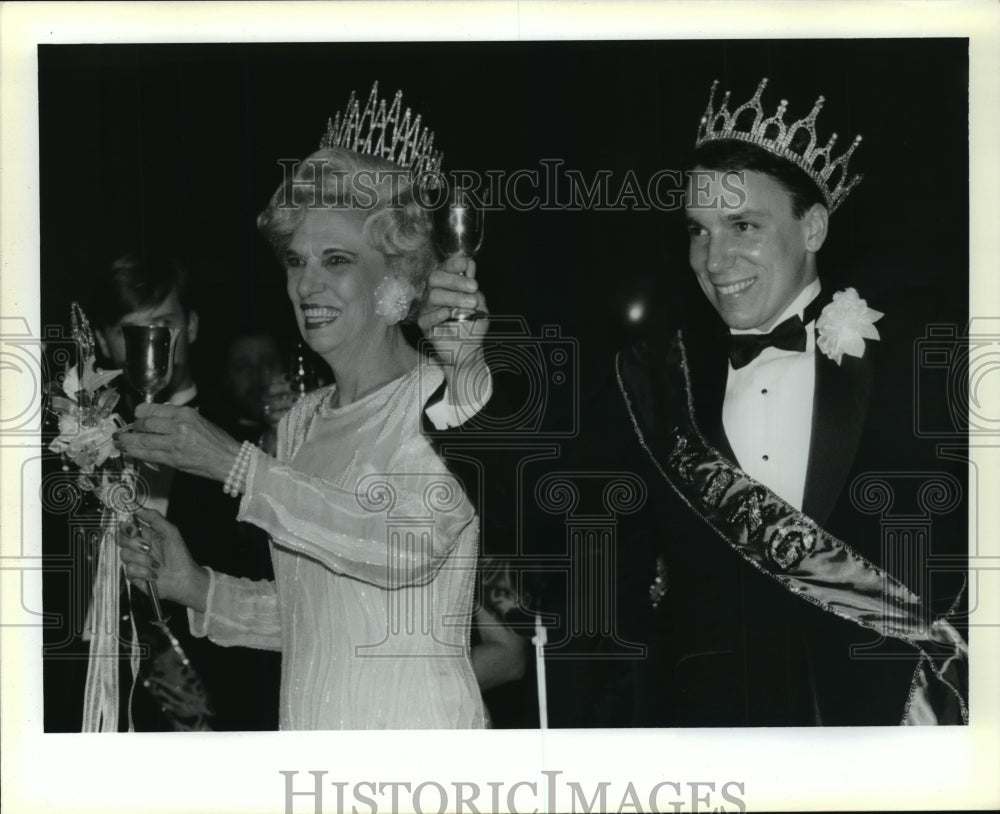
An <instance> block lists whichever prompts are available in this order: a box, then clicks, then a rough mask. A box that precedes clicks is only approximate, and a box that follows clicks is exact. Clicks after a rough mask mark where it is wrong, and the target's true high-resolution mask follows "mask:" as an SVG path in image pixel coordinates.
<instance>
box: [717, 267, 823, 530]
mask: <svg viewBox="0 0 1000 814" xmlns="http://www.w3.org/2000/svg"><path fill="white" fill-rule="evenodd" d="M819 292H820V282H819V280H814V281H813V282H811V283H810V284H809V285H807V286H806V287H805V288H804V289H803V290H802V291H801V293H800V294H799V296H798V297H796V298H795V300H794V302H792V304H791V305H790V306H788V308H786V309H785V311H784V312H783V313H782V314H781V316H780V317H779V318H778V320H777V321H776V322H775V325H778V324H780V323H781V322H782V321H784V320H786V319H788V318H789V317H791V316H794V315H795V314H798V315H799V316H800V317H801V316H802V312H803V310H804V309H805V308H806V306H807V305H809V303H810V302H812V301H813V300H814V299H815V298H816V297H817V296H819ZM731 333H732V334H734V335H735V334H748V333H767V332H766V331H759V330H750V331H739V330H732V331H731ZM815 353H816V324H815V322H810V323H809V324H808V325H807V326H806V350H805V353H798V352H796V351H786V350H780V349H779V348H774V347H770V348H765V349H764V350H763V351H762V352H761V354H760V356H758V357H757V358H756V359H754V360H753V361H752V362H750V364H748V365H746V366H745V367H742V368H740V369H739V370H733V366H732V364H730V366H729V376H728V378H727V380H726V397H725V401H724V402H723V405H722V426H723V428H724V429H725V431H726V437H727V438H728V439H729V443H730V445H731V446H732V448H733V452H734V453H735V454H736V462H737V463H738V464H739V466H740V468H741V469H742V470H743V471H744V472H746V473H747V474H748V475H749V476H750V477H752V478H754V479H755V480H758V481H760V482H761V483H763V484H764V485H765V486H767V487H768V488H769V489H771V490H772V491H773V492H775V493H776V494H777V495H779V496H780V497H782V498H783V499H784V500H786V501H787V502H788V503H790V504H791V505H792V506H794V507H795V508H796V509H800V510H801V509H802V496H803V493H804V492H805V483H806V467H807V465H808V463H809V443H810V440H811V436H812V415H813V395H814V392H815V389H816V366H815Z"/></svg>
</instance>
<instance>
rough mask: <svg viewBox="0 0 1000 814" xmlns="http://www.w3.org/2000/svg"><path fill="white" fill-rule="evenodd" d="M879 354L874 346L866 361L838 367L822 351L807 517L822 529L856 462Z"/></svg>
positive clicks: (805, 506)
mask: <svg viewBox="0 0 1000 814" xmlns="http://www.w3.org/2000/svg"><path fill="white" fill-rule="evenodd" d="M878 352H879V350H878V344H877V343H874V342H868V343H866V345H865V354H864V356H862V357H861V358H860V359H858V358H856V357H854V356H844V357H843V359H842V360H841V364H840V365H837V364H836V362H834V361H833V360H832V359H829V358H827V356H826V355H825V354H823V353H822V352H820V351H819V349H817V350H816V388H815V395H814V397H813V419H812V440H811V442H810V445H809V463H808V466H807V468H806V485H805V494H804V496H803V505H802V511H803V513H804V514H806V515H807V516H809V517H811V518H812V519H813V520H815V521H816V522H817V523H819V524H821V525H822V524H823V523H825V522H826V520H827V518H828V517H829V516H830V512H831V511H832V510H833V507H834V505H835V504H836V502H837V498H838V497H839V496H840V493H841V492H842V490H843V488H844V485H845V481H846V479H847V476H848V474H849V473H850V471H851V465H852V464H853V462H854V457H855V454H856V452H857V449H858V442H859V440H860V438H861V431H862V429H863V428H864V424H865V416H866V414H867V412H868V399H869V396H870V395H871V387H872V379H873V373H874V369H875V360H876V357H877V356H878Z"/></svg>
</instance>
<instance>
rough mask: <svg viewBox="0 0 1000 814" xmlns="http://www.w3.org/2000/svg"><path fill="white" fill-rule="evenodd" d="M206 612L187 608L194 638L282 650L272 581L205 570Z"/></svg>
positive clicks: (230, 644) (275, 594) (275, 593)
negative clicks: (206, 575) (207, 583)
mask: <svg viewBox="0 0 1000 814" xmlns="http://www.w3.org/2000/svg"><path fill="white" fill-rule="evenodd" d="M208 575H209V585H208V597H207V599H206V601H205V612H204V613H198V612H197V611H194V610H191V609H188V626H189V627H190V628H191V633H192V635H194V636H195V637H204V636H207V637H208V638H209V640H210V641H212V642H215V644H218V645H221V646H222V647H234V646H241V647H255V648H257V649H258V650H281V619H280V617H279V613H278V594H277V591H276V589H275V586H274V582H273V581H271V580H260V581H256V582H255V581H253V580H249V579H242V578H239V577H232V576H229V575H228V574H217V573H215V571H213V570H212V569H211V568H209V569H208Z"/></svg>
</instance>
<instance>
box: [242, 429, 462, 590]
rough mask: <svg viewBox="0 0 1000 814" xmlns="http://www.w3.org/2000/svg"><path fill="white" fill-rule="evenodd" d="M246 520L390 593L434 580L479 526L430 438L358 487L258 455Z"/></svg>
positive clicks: (406, 446) (404, 449) (410, 444)
mask: <svg viewBox="0 0 1000 814" xmlns="http://www.w3.org/2000/svg"><path fill="white" fill-rule="evenodd" d="M279 454H280V453H279ZM238 519H239V520H245V521H248V522H250V523H253V524H254V525H257V526H259V527H260V528H262V529H264V531H266V532H267V533H268V534H270V535H271V537H272V539H273V540H274V543H275V545H278V546H282V547H284V548H288V549H291V550H293V551H297V552H299V553H301V554H304V555H306V556H308V557H310V558H312V559H314V560H317V561H318V562H321V563H322V564H324V565H325V566H326V567H328V568H330V569H332V570H334V571H336V572H338V573H342V574H346V575H348V576H351V577H354V578H356V579H360V580H363V581H365V582H369V583H371V584H374V585H378V586H379V587H383V588H399V587H403V586H406V585H419V584H423V583H426V582H429V581H430V580H431V579H433V577H434V575H435V573H436V572H437V570H438V569H439V568H440V567H441V565H442V564H443V563H444V561H445V560H446V559H447V557H448V555H449V554H450V553H451V551H452V549H453V548H454V547H455V544H456V543H457V541H458V539H459V537H460V536H461V535H462V534H463V532H465V531H466V530H468V529H471V528H477V526H476V524H477V522H478V521H477V519H476V516H475V512H474V511H473V509H472V507H471V505H470V504H469V501H468V500H466V499H465V493H464V492H463V491H462V487H461V485H460V484H459V483H458V481H457V479H456V478H455V477H454V476H452V475H451V474H450V473H449V472H448V471H447V469H446V468H445V466H444V464H443V463H442V462H441V460H440V459H439V458H438V457H437V455H436V454H435V453H434V451H433V449H432V448H431V447H430V445H429V444H428V443H427V441H426V439H424V438H423V437H422V436H417V437H415V438H411V439H408V440H406V441H404V442H403V443H402V444H401V446H400V447H399V448H398V449H397V450H396V451H395V452H394V454H393V456H392V458H391V460H390V462H389V466H388V471H387V472H383V473H378V472H371V473H369V474H366V475H363V476H362V477H361V478H359V480H358V482H357V484H356V486H355V488H353V489H347V488H344V487H342V486H338V485H336V484H334V483H332V482H330V481H328V480H324V479H323V478H319V477H316V476H313V475H307V474H304V473H302V472H299V471H297V470H295V469H292V468H291V467H290V466H288V465H286V464H283V463H281V462H280V461H279V460H276V459H274V458H271V457H270V456H268V455H265V454H263V453H260V452H257V453H255V455H254V460H253V462H252V463H251V466H250V471H249V473H248V476H247V483H246V492H245V494H244V496H243V500H242V502H241V504H240V513H239V515H238Z"/></svg>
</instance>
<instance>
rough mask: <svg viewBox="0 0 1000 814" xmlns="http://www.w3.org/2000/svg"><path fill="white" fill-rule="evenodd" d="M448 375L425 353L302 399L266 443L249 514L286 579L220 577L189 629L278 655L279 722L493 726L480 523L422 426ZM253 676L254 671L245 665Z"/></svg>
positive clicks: (293, 725) (247, 504) (245, 509)
mask: <svg viewBox="0 0 1000 814" xmlns="http://www.w3.org/2000/svg"><path fill="white" fill-rule="evenodd" d="M442 381H443V373H442V372H441V370H440V368H438V367H436V366H429V365H426V364H423V365H421V366H419V367H418V368H416V369H414V370H413V371H411V372H410V373H407V374H405V375H404V376H402V377H400V378H398V379H395V380H393V381H391V382H389V383H388V384H386V385H384V386H383V387H381V388H380V389H378V390H376V391H375V392H373V393H370V394H368V395H367V396H365V397H363V398H361V399H359V400H358V401H355V402H353V403H352V404H349V405H346V406H345V407H336V408H335V407H331V406H330V404H331V397H332V395H333V390H334V387H333V386H331V387H329V388H324V389H322V390H318V391H316V392H315V393H312V394H309V395H307V396H306V397H304V398H303V399H301V400H300V401H299V402H298V403H297V404H296V405H295V407H294V408H293V409H292V410H291V411H290V412H289V413H288V415H287V416H286V417H285V418H284V419H283V421H282V423H281V425H280V427H279V439H278V452H277V457H276V458H272V457H270V456H267V455H264V454H257V455H256V456H255V459H254V462H253V464H252V465H251V468H250V472H249V475H248V478H247V486H246V492H245V494H244V496H243V499H242V502H241V505H240V513H239V519H240V520H246V521H248V522H251V523H254V524H255V525H257V526H260V527H261V528H263V529H264V530H265V531H267V532H268V533H269V534H270V535H271V538H272V543H271V552H272V557H273V560H274V572H275V579H274V581H273V582H271V581H263V582H253V581H250V580H246V579H237V578H235V577H231V576H228V575H224V574H215V573H213V574H212V575H211V587H210V589H209V596H208V603H207V608H206V611H205V613H204V614H200V613H195V612H193V611H189V621H190V625H191V630H192V632H193V633H194V635H196V636H197V635H202V636H204V635H207V636H208V637H209V638H210V639H211V640H212V641H214V642H216V643H217V644H221V645H243V646H250V647H258V648H264V649H272V650H280V651H281V652H282V675H281V710H280V727H281V728H282V729H290V730H300V729H437V728H455V729H464V728H478V727H482V726H484V713H483V706H482V700H481V698H480V694H479V689H478V686H477V684H476V679H475V676H474V674H473V672H472V666H471V662H470V660H469V624H470V615H471V606H472V589H473V579H474V568H475V563H476V555H477V542H478V536H479V520H478V518H477V516H476V514H475V512H474V510H473V508H472V506H471V504H470V503H469V500H468V498H467V497H466V495H465V493H464V492H463V490H462V489H461V487H460V485H459V484H458V482H457V481H456V480H455V479H454V478H453V477H452V476H451V475H450V474H449V473H448V471H447V469H446V468H445V466H444V464H443V463H442V461H441V460H440V458H438V456H437V455H436V453H435V452H434V450H433V449H432V448H431V446H430V444H429V443H428V441H427V439H426V438H424V436H423V435H422V434H421V432H420V418H421V413H422V411H423V405H424V401H425V400H426V398H427V396H428V395H429V394H431V393H432V392H434V390H436V389H437V387H438V386H439V385H440V383H441V382H442ZM247 680H251V681H252V680H253V679H252V677H249V676H248V679H247Z"/></svg>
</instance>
